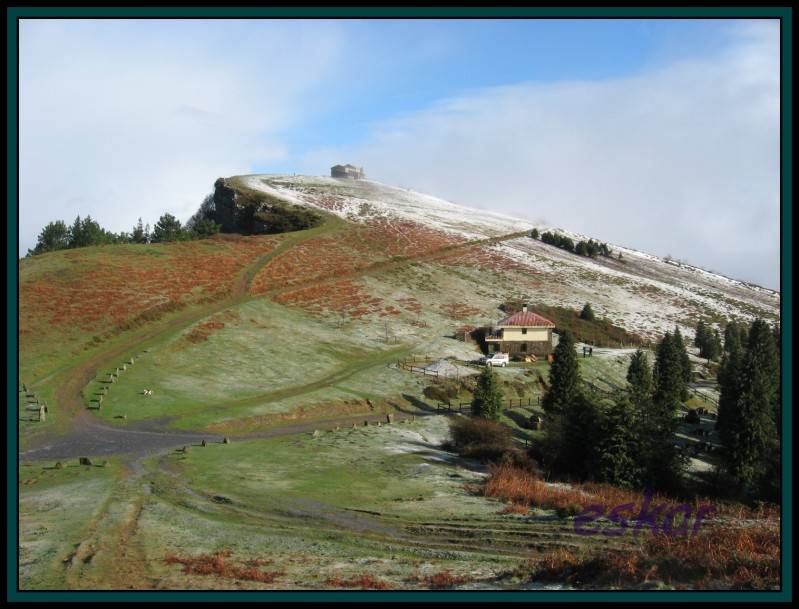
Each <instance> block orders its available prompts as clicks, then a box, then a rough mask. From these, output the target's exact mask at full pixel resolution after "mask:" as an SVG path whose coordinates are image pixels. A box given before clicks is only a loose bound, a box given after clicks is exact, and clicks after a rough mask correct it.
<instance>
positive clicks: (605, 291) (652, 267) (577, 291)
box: [231, 175, 779, 336]
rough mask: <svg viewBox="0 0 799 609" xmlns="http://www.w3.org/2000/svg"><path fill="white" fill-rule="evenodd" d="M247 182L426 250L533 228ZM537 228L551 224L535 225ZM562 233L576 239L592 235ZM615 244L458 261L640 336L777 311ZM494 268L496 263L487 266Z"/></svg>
mask: <svg viewBox="0 0 799 609" xmlns="http://www.w3.org/2000/svg"><path fill="white" fill-rule="evenodd" d="M231 181H232V182H233V183H236V184H239V185H241V186H243V187H246V188H248V189H253V190H258V191H261V192H263V193H266V194H268V195H270V196H274V197H279V198H283V199H285V200H288V201H290V202H292V203H295V204H300V205H307V206H311V207H314V208H318V209H321V210H325V211H329V212H332V213H335V214H337V215H338V216H340V217H342V218H344V219H347V220H349V221H351V222H354V223H357V224H361V225H364V226H382V227H385V229H384V230H385V232H386V233H387V236H389V235H390V237H391V239H392V241H397V242H399V243H403V242H404V243H406V244H407V250H409V251H413V248H414V247H419V248H422V249H423V248H424V247H425V240H429V239H430V238H431V231H432V232H433V233H438V237H439V239H440V241H441V242H442V243H444V242H446V243H450V242H463V241H466V240H471V239H485V238H489V237H497V236H500V235H507V234H509V233H514V232H517V231H529V230H531V229H532V228H533V227H534V226H533V225H532V224H530V223H529V222H526V221H524V220H518V219H515V218H511V217H509V216H505V215H501V214H495V213H490V212H486V211H482V210H476V209H471V208H467V207H462V206H459V205H455V204H453V203H450V202H447V201H444V200H442V199H438V198H436V197H432V196H429V195H425V194H421V193H417V192H413V191H409V190H403V189H399V188H394V187H390V186H385V185H383V184H379V183H377V182H372V181H367V180H361V181H349V180H340V179H335V178H324V177H307V176H295V177H288V176H273V175H266V176H259V175H255V176H238V177H236V178H233V179H232V180H231ZM537 228H538V229H539V230H540V231H543V230H547V229H549V228H550V227H545V226H538V227H537ZM557 230H558V232H560V233H562V234H565V235H566V236H570V237H572V238H573V239H574V240H575V241H577V240H580V239H588V238H589V237H590V235H581V234H577V233H572V232H569V231H566V230H563V229H557ZM609 245H611V247H612V249H613V251H614V253H618V252H622V255H623V260H618V259H617V258H615V257H613V258H607V257H600V258H597V259H589V258H585V257H580V256H577V255H574V254H571V253H568V252H565V251H562V250H560V249H558V248H555V247H553V246H549V245H546V244H544V243H542V242H541V241H538V240H533V239H530V238H527V237H519V238H516V239H509V240H504V241H502V242H501V243H497V244H495V245H491V246H484V247H481V248H480V251H479V253H475V252H472V253H470V254H469V256H464V257H461V258H460V259H456V260H448V261H447V263H448V264H454V265H455V266H458V265H463V266H467V267H468V266H473V264H474V263H475V260H476V258H479V257H481V256H482V257H483V262H485V261H487V260H488V259H489V258H490V259H491V260H492V263H491V264H493V266H494V267H495V268H496V269H497V270H500V271H502V272H507V271H509V270H512V271H513V275H514V278H515V279H516V280H517V281H518V283H517V286H518V290H517V291H518V294H519V295H520V296H523V297H524V296H526V297H528V298H529V299H530V300H531V301H532V302H540V303H543V304H548V305H559V306H569V307H581V306H582V305H583V304H584V303H585V302H591V303H592V305H593V306H594V309H595V310H596V311H597V312H598V313H599V314H600V315H603V316H606V317H608V318H609V319H610V320H612V321H613V322H614V323H617V324H618V325H620V326H622V327H624V328H626V329H628V330H630V331H632V332H636V333H640V334H644V335H649V336H654V335H657V334H660V333H662V332H664V331H667V330H670V329H672V328H673V327H674V325H675V324H678V325H681V326H682V327H683V329H684V330H689V329H690V328H691V327H692V326H693V325H694V324H695V322H696V320H697V319H698V318H699V317H700V316H701V317H705V318H706V319H707V320H709V321H711V322H723V321H726V320H727V319H733V318H741V319H751V318H752V317H754V316H761V317H764V318H766V319H776V318H777V317H778V316H779V293H778V292H774V291H772V290H768V289H765V288H762V287H759V286H755V285H752V284H747V283H745V282H741V281H736V280H733V279H730V278H727V277H724V276H722V275H718V274H715V273H711V272H708V271H705V270H702V269H699V268H697V267H693V266H690V265H686V264H681V263H678V262H672V261H666V260H663V259H660V258H658V257H656V256H652V255H649V254H645V253H643V252H639V251H636V250H633V249H630V248H626V247H623V246H618V245H614V244H609ZM489 266H490V265H489Z"/></svg>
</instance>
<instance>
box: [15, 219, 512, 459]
mask: <svg viewBox="0 0 799 609" xmlns="http://www.w3.org/2000/svg"><path fill="white" fill-rule="evenodd" d="M344 225H345V223H344V221H343V220H341V219H339V218H337V217H335V216H332V215H331V216H329V217H328V218H327V220H326V221H325V223H324V224H322V225H321V226H319V227H316V228H313V229H310V230H306V231H298V232H296V233H290V234H289V237H288V238H287V239H286V240H284V241H283V242H282V243H281V244H280V245H278V246H277V247H276V248H275V249H274V250H272V251H271V252H269V253H268V254H265V255H263V256H261V257H259V258H258V259H257V260H256V261H255V262H253V263H252V264H250V265H249V266H248V267H247V268H246V269H244V270H243V271H242V272H241V273H240V275H239V278H238V280H237V281H236V282H235V284H234V286H235V287H234V291H233V293H232V294H231V296H230V297H228V298H226V299H225V300H223V301H219V302H217V303H213V304H211V305H208V306H205V307H198V308H193V309H192V310H190V311H186V312H185V313H182V314H180V315H178V316H176V317H174V318H172V319H170V320H169V321H167V322H165V323H164V324H160V325H158V326H156V327H154V328H151V329H149V330H145V331H143V332H141V333H139V334H137V335H135V336H134V337H131V338H130V339H129V340H127V341H124V342H122V343H120V344H118V345H115V346H114V347H112V348H110V349H107V350H105V351H102V352H100V353H97V354H95V355H94V356H92V357H90V358H88V359H87V360H85V361H83V362H81V363H79V364H78V365H76V366H74V367H73V368H70V369H69V370H66V371H64V372H62V373H61V374H59V375H58V381H60V383H59V386H58V389H57V390H56V392H55V400H54V401H55V403H56V404H57V405H58V414H59V415H60V416H64V415H71V417H70V419H69V422H68V424H65V425H59V426H58V427H57V428H54V429H53V430H48V433H45V434H42V435H41V436H37V437H36V438H34V439H32V442H31V443H30V447H29V448H28V449H27V450H25V451H23V452H21V453H20V459H21V460H25V461H30V460H35V459H58V458H68V457H77V456H84V455H101V456H102V455H112V454H117V453H119V454H129V455H141V454H148V453H150V452H153V451H157V450H163V449H168V448H172V447H175V446H180V445H182V444H185V443H187V442H191V441H192V440H198V439H203V438H205V439H216V440H218V436H214V435H213V434H207V433H195V432H190V431H187V432H179V431H174V430H169V429H165V428H160V429H159V428H157V426H156V428H152V427H153V426H152V424H150V425H148V427H149V429H141V428H139V429H137V425H135V424H131V425H129V426H125V427H117V426H113V425H108V424H103V423H101V422H99V421H98V420H97V419H96V418H95V417H94V416H93V415H91V414H90V413H88V412H87V411H86V410H85V406H84V401H83V389H84V387H85V386H86V385H87V384H89V383H90V382H91V381H92V380H93V379H94V378H95V377H96V375H97V370H101V369H104V368H107V367H108V366H109V365H111V363H113V362H116V361H118V360H120V359H121V358H123V357H124V356H125V355H126V354H129V353H130V352H131V351H133V350H138V349H142V348H144V346H145V345H146V344H148V343H152V342H155V341H157V340H159V339H161V338H163V337H164V336H166V335H168V334H169V333H171V332H175V331H178V330H180V329H182V328H185V327H187V326H189V325H191V324H193V323H196V322H197V321H199V320H201V319H204V318H206V317H208V316H210V315H213V314H215V313H218V312H221V311H224V310H225V309H228V308H231V307H234V306H237V305H240V304H242V303H244V302H247V301H250V300H253V299H254V298H255V297H253V296H250V295H249V288H250V285H251V283H252V280H253V278H254V277H255V275H256V274H257V273H258V271H259V270H260V269H261V268H263V266H264V265H266V264H268V263H269V261H271V260H272V259H274V258H276V257H277V256H279V255H281V254H283V253H285V252H286V251H287V250H289V249H291V248H292V247H294V246H296V245H298V244H299V243H301V242H303V241H305V240H307V239H310V238H312V237H316V236H318V235H320V234H328V233H332V232H335V231H338V230H340V229H341V228H342V227H343V226H344ZM524 234H526V232H521V233H512V234H509V235H502V236H499V237H491V238H487V239H478V240H472V241H466V242H463V243H458V244H454V245H448V246H445V247H442V248H440V249H437V250H435V251H432V252H426V253H424V254H421V255H419V256H407V257H403V258H400V259H393V260H390V261H382V262H378V263H375V264H372V265H370V266H367V267H365V268H362V269H359V270H358V271H353V272H343V273H340V274H337V275H332V276H330V277H328V278H326V279H323V280H320V281H318V282H317V283H321V284H326V283H331V282H334V281H339V280H341V279H343V278H351V277H353V276H361V275H370V274H375V273H381V272H385V271H388V270H393V269H396V268H399V267H401V266H405V265H408V264H412V263H415V262H419V261H423V260H434V259H435V258H436V257H440V256H442V255H445V254H447V253H450V252H452V251H454V250H458V249H463V248H469V247H476V246H480V245H490V244H493V243H499V242H502V241H505V240H509V239H515V238H518V237H519V236H521V235H524ZM288 289H297V286H293V287H292V288H277V289H275V290H272V291H270V292H267V293H266V294H265V295H261V296H259V297H261V298H262V297H264V296H266V297H269V296H272V295H275V294H278V293H281V292H283V291H285V290H288ZM407 348H409V347H404V348H402V349H400V350H399V351H401V350H404V349H407ZM395 355H396V353H393V352H392V353H391V354H390V356H391V357H395ZM374 363H375V360H371V361H370V362H367V363H365V364H364V366H360V365H359V366H355V367H352V366H347V367H346V369H344V370H339V371H337V372H336V373H334V374H332V375H330V376H329V377H326V378H325V379H321V380H319V381H315V382H312V383H309V384H307V385H304V386H303V387H301V388H296V389H293V390H292V391H289V392H288V393H287V394H286V395H289V394H290V395H300V394H302V393H305V392H307V391H312V390H315V389H318V388H319V387H321V386H323V385H324V384H326V383H331V382H338V381H341V380H344V379H345V378H348V377H350V376H352V375H353V374H355V373H356V372H358V371H360V369H362V368H363V367H365V366H371V365H374ZM278 393H280V394H281V395H280V396H279V397H286V396H284V395H282V394H283V393H284V392H278ZM274 397H275V396H272V395H271V394H270V395H264V396H256V397H254V398H248V399H247V400H244V401H240V402H241V404H239V402H236V403H235V404H234V405H236V404H238V405H242V404H245V403H249V402H253V403H255V402H259V401H263V400H264V399H271V398H274ZM225 406H227V404H226V405H225ZM219 407H221V406H219ZM342 420H343V419H342ZM319 423H322V421H320V422H319ZM316 424H318V423H308V424H307V425H308V426H311V429H313V427H312V426H313V425H316ZM305 425H306V424H303V426H302V427H303V429H305V427H304V426H305ZM293 427H294V426H289V427H286V429H287V430H288V429H291V428H293ZM270 433H271V432H270ZM287 433H288V432H287ZM297 433H301V432H297ZM267 437H269V436H267Z"/></svg>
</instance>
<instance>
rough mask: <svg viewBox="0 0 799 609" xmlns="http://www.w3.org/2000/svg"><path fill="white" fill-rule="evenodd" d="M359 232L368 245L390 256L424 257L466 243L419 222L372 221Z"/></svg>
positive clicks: (462, 239)
mask: <svg viewBox="0 0 799 609" xmlns="http://www.w3.org/2000/svg"><path fill="white" fill-rule="evenodd" d="M360 233H361V235H362V238H363V239H364V240H365V241H366V242H369V243H373V244H375V245H377V246H379V247H380V248H382V249H384V251H386V252H387V253H388V255H389V256H410V257H413V256H423V255H425V254H430V253H432V252H435V251H438V250H440V249H442V248H444V247H448V246H452V245H457V244H460V243H463V242H464V241H465V239H464V238H463V237H461V236H459V235H453V234H452V233H446V232H444V231H440V230H435V229H432V228H428V227H426V226H424V225H423V224H419V223H418V222H411V221H409V220H398V219H389V218H371V219H370V220H369V221H368V222H367V223H366V227H365V228H364V229H362V230H361V231H360Z"/></svg>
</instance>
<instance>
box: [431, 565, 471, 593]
mask: <svg viewBox="0 0 799 609" xmlns="http://www.w3.org/2000/svg"><path fill="white" fill-rule="evenodd" d="M469 581H471V578H470V577H468V576H465V575H455V574H453V573H452V572H451V571H449V570H447V569H444V570H443V571H439V572H438V573H433V574H432V575H426V576H425V577H423V578H422V582H424V583H425V584H427V585H428V586H430V587H431V588H435V589H442V588H452V587H453V586H457V585H458V584H464V583H466V582H469Z"/></svg>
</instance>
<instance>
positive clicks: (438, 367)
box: [424, 359, 477, 378]
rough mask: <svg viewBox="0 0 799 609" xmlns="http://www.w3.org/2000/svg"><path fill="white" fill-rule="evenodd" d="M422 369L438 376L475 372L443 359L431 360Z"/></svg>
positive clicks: (463, 374) (454, 375)
mask: <svg viewBox="0 0 799 609" xmlns="http://www.w3.org/2000/svg"><path fill="white" fill-rule="evenodd" d="M424 369H425V371H426V372H429V373H431V374H434V373H437V375H438V376H443V377H446V378H457V377H461V376H466V375H469V374H477V372H476V371H475V370H473V369H471V368H467V367H466V366H459V365H457V364H453V363H452V362H450V361H447V360H445V359H439V360H436V361H434V362H431V363H429V364H427V366H425V367H424Z"/></svg>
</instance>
